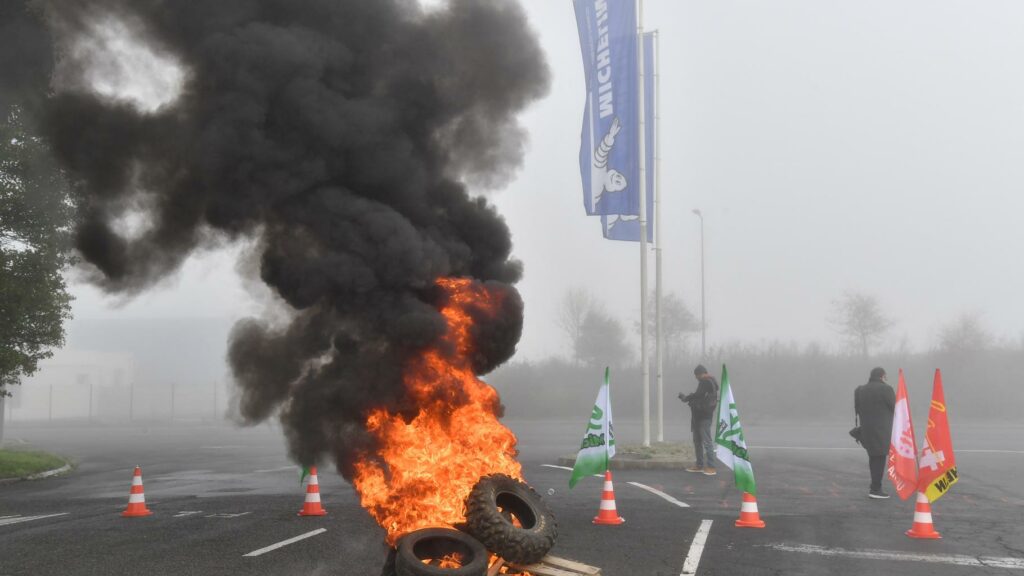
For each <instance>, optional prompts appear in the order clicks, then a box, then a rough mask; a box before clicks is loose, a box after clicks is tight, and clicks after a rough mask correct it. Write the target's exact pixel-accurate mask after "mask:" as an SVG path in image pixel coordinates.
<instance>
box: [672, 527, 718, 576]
mask: <svg viewBox="0 0 1024 576" xmlns="http://www.w3.org/2000/svg"><path fill="white" fill-rule="evenodd" d="M711 522H712V521H711V520H701V521H700V528H697V533H696V534H694V535H693V542H691V543H690V551H689V552H687V553H686V560H683V571H682V572H680V573H679V576H691V575H693V574H696V573H697V566H698V565H699V564H700V557H701V555H702V554H704V543H705V542H707V541H708V532H711Z"/></svg>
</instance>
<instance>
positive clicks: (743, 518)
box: [736, 492, 764, 528]
mask: <svg viewBox="0 0 1024 576" xmlns="http://www.w3.org/2000/svg"><path fill="white" fill-rule="evenodd" d="M736 526H737V527H738V528H764V520H761V515H760V514H758V513H757V498H754V495H753V494H751V493H750V492H744V493H743V504H740V519H739V520H737V521H736Z"/></svg>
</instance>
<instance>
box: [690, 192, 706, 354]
mask: <svg viewBox="0 0 1024 576" xmlns="http://www.w3.org/2000/svg"><path fill="white" fill-rule="evenodd" d="M692 212H693V213H694V214H696V215H697V217H698V218H700V359H701V360H702V361H703V360H706V359H707V335H708V324H707V320H706V319H705V312H706V308H705V304H704V214H702V213H701V211H700V210H699V209H697V208H694V209H693V210H692Z"/></svg>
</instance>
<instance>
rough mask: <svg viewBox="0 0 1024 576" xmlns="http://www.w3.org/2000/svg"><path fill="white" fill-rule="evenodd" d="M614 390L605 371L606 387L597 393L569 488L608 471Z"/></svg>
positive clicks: (612, 442) (612, 441)
mask: <svg viewBox="0 0 1024 576" xmlns="http://www.w3.org/2000/svg"><path fill="white" fill-rule="evenodd" d="M610 388H611V386H610V384H609V378H608V368H605V369H604V384H602V385H601V389H600V390H599V391H598V393H597V401H596V402H594V409H593V410H592V411H591V412H590V423H589V424H587V433H586V434H584V435H583V443H582V444H580V451H579V452H578V453H577V454H576V464H575V465H574V466H573V467H572V477H571V478H569V488H572V487H573V486H575V485H576V483H577V482H579V480H580V478H583V477H584V476H592V475H594V474H601V473H603V472H604V471H605V470H607V469H608V460H609V459H610V458H611V457H612V456H615V429H614V427H613V426H612V401H611V390H610Z"/></svg>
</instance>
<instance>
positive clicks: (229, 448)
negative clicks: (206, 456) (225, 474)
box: [199, 444, 245, 450]
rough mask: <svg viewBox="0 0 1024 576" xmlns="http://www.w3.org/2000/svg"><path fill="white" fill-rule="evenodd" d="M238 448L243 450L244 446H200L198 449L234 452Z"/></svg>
mask: <svg viewBox="0 0 1024 576" xmlns="http://www.w3.org/2000/svg"><path fill="white" fill-rule="evenodd" d="M238 448H245V446H240V445H238V444H225V445H223V446H200V447H199V449H200V450H236V449H238Z"/></svg>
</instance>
